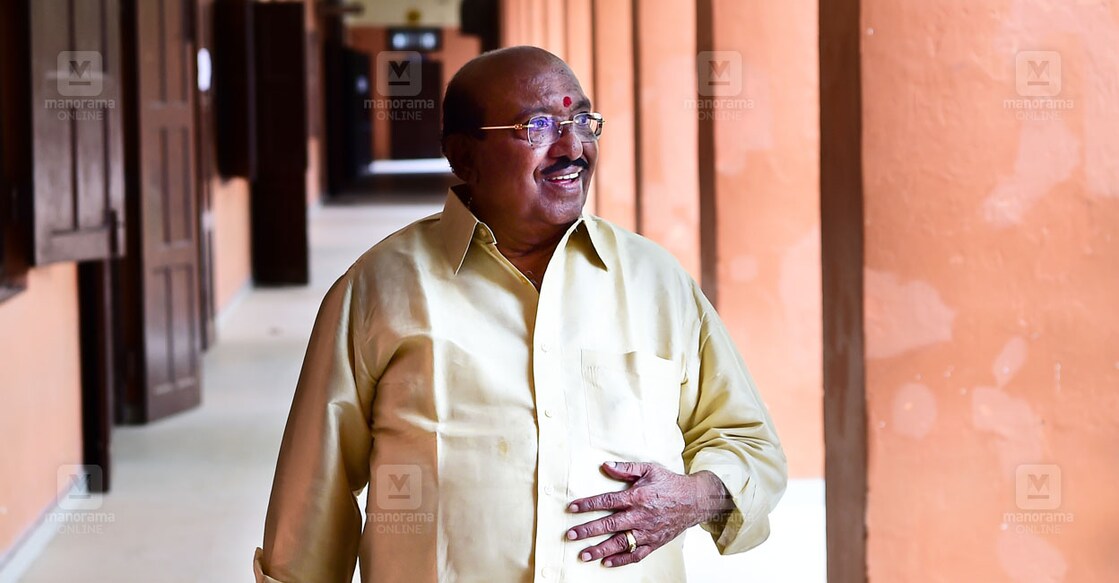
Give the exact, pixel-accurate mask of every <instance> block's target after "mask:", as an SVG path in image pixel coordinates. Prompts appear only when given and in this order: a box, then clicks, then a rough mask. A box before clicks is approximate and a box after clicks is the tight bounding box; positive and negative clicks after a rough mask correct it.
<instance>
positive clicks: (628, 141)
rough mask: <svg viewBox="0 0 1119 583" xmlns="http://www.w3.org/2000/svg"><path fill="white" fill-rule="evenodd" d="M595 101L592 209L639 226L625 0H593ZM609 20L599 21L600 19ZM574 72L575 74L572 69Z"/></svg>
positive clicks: (629, 21)
mask: <svg viewBox="0 0 1119 583" xmlns="http://www.w3.org/2000/svg"><path fill="white" fill-rule="evenodd" d="M593 17H594V21H595V23H596V24H595V26H594V27H593V28H594V74H593V77H594V94H593V96H592V100H593V101H594V105H595V109H597V110H598V111H599V112H600V113H601V114H602V115H603V117H604V118H605V119H606V125H605V126H603V128H602V138H601V139H600V140H599V143H598V168H597V169H596V170H595V175H594V191H595V202H596V205H595V206H594V207H593V208H594V210H595V212H596V213H597V214H599V215H601V216H603V217H605V218H606V219H609V220H611V221H613V222H615V223H617V224H619V225H621V226H622V227H624V228H626V229H629V230H631V231H636V230H637V182H636V181H637V144H636V143H635V142H636V131H637V126H636V117H635V115H634V86H633V79H634V60H633V12H632V8H631V7H630V5H629V3H628V2H619V1H613V2H601V1H600V2H595V3H594V16H593ZM606 22H609V23H611V25H610V26H602V25H600V24H599V23H606ZM576 74H579V73H578V71H576Z"/></svg>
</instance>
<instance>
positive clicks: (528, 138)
mask: <svg viewBox="0 0 1119 583" xmlns="http://www.w3.org/2000/svg"><path fill="white" fill-rule="evenodd" d="M579 115H586V116H589V117H590V119H592V120H595V121H597V122H598V131H597V132H595V133H594V139H593V140H589V141H592V142H597V141H598V137H599V136H601V135H602V128H603V127H604V126H606V119H604V118H603V117H602V114H601V113H598V112H596V111H581V112H579V113H577V114H575V115H573V116H571V119H569V120H565V121H559V122H558V124H557V129H556V131H557V132H559V137H557V138H556V142H558V141H559V139H560V138H562V137H563V126H565V125H570V124H574V123H575V117H576V116H579ZM539 118H550V119H558V118H557V117H556V116H554V115H548V114H541V115H534V116H532V117H530V118H528V121H526V122H525V123H517V124H513V125H509V126H482V127H480V128H478V129H479V130H517V131H520V130H526V131H525V141H527V142H528V145H530V146H541V147H543V144H533V143H532V137H531V136H530V135H529V133H528V131H527V130H528V129H529V124H531V123H532V120H534V119H539ZM579 141H580V142H582V141H583V140H579ZM556 142H552V144H554V143H556ZM552 144H548V145H549V146H550V145H552Z"/></svg>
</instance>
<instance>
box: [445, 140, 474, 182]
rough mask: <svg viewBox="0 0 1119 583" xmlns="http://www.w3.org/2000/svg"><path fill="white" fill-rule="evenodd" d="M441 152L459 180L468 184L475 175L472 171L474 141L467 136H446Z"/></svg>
mask: <svg viewBox="0 0 1119 583" xmlns="http://www.w3.org/2000/svg"><path fill="white" fill-rule="evenodd" d="M443 153H444V154H445V155H446V156H447V161H448V162H450V163H451V171H452V172H454V173H455V176H458V177H459V180H462V181H463V182H465V183H467V184H470V183H471V182H472V181H473V180H474V178H475V177H476V176H477V175H476V173H475V171H474V143H473V140H471V139H470V138H469V137H468V136H464V135H462V134H453V135H450V136H447V142H446V143H445V144H444V145H443Z"/></svg>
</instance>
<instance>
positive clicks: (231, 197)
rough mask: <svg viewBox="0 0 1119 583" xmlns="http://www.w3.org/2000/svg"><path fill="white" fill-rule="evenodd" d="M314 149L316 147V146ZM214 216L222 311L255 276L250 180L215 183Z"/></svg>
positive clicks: (218, 298)
mask: <svg viewBox="0 0 1119 583" xmlns="http://www.w3.org/2000/svg"><path fill="white" fill-rule="evenodd" d="M312 151H313V150H312ZM211 188H212V196H213V208H212V212H213V217H214V303H215V305H216V307H217V310H216V311H217V313H218V314H221V313H222V311H224V310H225V309H226V308H228V307H229V306H230V302H232V301H233V299H234V298H236V297H237V294H238V293H239V292H240V291H241V290H242V289H244V288H245V286H246V285H247V284H248V283H249V281H250V279H251V277H252V256H251V250H252V247H251V246H252V239H251V235H252V232H251V226H250V204H251V199H250V198H249V196H250V194H249V183H248V181H247V180H245V179H244V178H231V179H229V180H223V179H222V178H220V177H215V178H214V180H213V182H212V183H211Z"/></svg>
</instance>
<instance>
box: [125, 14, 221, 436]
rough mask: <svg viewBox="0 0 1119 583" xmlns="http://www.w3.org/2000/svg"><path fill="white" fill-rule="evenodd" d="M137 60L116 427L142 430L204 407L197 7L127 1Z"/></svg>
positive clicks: (129, 31)
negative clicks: (125, 378)
mask: <svg viewBox="0 0 1119 583" xmlns="http://www.w3.org/2000/svg"><path fill="white" fill-rule="evenodd" d="M125 18H126V27H127V28H126V34H125V35H124V37H125V39H126V41H127V42H128V43H129V44H130V47H129V48H130V49H131V50H126V51H125V54H127V55H129V56H130V58H131V59H134V61H133V63H132V69H131V71H132V75H131V79H130V88H129V91H130V96H131V98H132V100H133V102H132V103H133V111H132V112H131V113H132V115H133V116H134V119H133V120H132V124H131V127H130V131H129V132H128V134H127V142H126V143H127V160H128V162H129V171H128V176H129V181H130V182H129V184H128V192H129V219H130V221H133V222H134V228H132V229H130V231H129V234H130V237H129V248H130V255H131V257H132V261H131V263H130V265H129V267H128V269H126V270H125V278H124V279H125V291H126V293H128V294H129V301H128V302H127V304H126V305H127V307H126V309H127V310H130V311H131V314H130V316H131V317H130V318H129V323H130V325H129V326H128V328H129V331H128V334H129V336H130V339H131V340H132V341H131V342H129V346H130V348H132V350H133V353H132V354H131V356H130V357H129V359H128V360H129V372H130V373H131V374H130V375H129V382H128V383H127V385H126V387H125V398H124V403H123V405H124V408H123V411H122V412H121V414H122V417H123V418H122V421H124V422H130V423H137V422H140V423H142V422H148V421H152V420H155V419H159V418H161V417H165V416H167V415H170V414H172V413H175V412H178V411H182V410H184V409H188V408H190V407H193V406H195V405H197V404H198V403H199V402H200V400H201V387H200V382H201V378H200V377H201V375H200V368H201V356H200V352H201V338H202V331H201V321H202V320H201V317H200V301H199V269H198V240H197V236H198V225H197V220H198V206H197V202H198V200H197V192H196V188H197V182H196V181H197V176H198V173H197V167H196V151H195V131H194V115H195V111H194V88H195V70H194V59H195V49H194V28H193V22H194V3H193V2H191V1H189V0H129V1H128V2H127V3H126V6H125Z"/></svg>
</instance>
